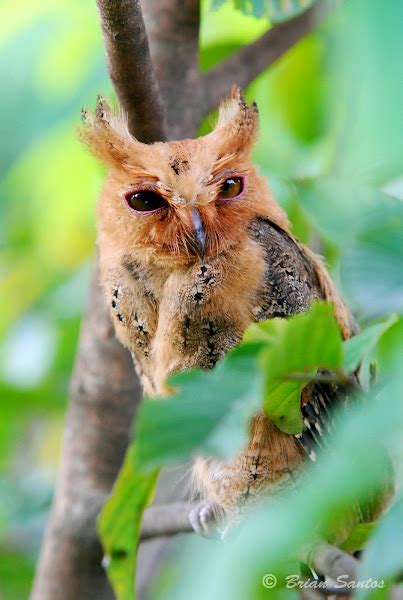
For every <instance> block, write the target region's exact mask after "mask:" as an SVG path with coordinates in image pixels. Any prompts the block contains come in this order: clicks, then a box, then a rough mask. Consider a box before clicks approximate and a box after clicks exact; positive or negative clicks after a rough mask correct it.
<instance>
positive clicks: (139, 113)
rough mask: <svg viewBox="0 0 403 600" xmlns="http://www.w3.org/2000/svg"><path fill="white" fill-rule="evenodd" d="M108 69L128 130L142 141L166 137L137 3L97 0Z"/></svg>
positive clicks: (163, 111)
mask: <svg viewBox="0 0 403 600" xmlns="http://www.w3.org/2000/svg"><path fill="white" fill-rule="evenodd" d="M97 6H98V9H99V14H100V19H101V27H102V33H103V36H104V42H105V49H106V56H107V63H108V70H109V75H110V78H111V80H112V82H113V85H114V87H115V90H116V93H117V96H118V99H119V103H120V105H121V107H122V108H123V109H124V110H125V111H126V113H127V115H128V123H129V129H130V131H131V132H132V133H133V134H134V135H136V137H138V139H140V140H141V141H142V142H146V143H150V142H156V141H162V140H164V139H165V137H166V127H165V116H164V113H165V109H164V106H163V103H162V100H161V96H160V93H159V87H158V83H157V80H156V77H155V74H154V70H153V66H152V63H151V56H150V50H149V47H148V39H147V34H146V30H145V27H144V21H143V16H142V13H141V7H140V2H139V0H115V1H114V2H111V1H110V0H97Z"/></svg>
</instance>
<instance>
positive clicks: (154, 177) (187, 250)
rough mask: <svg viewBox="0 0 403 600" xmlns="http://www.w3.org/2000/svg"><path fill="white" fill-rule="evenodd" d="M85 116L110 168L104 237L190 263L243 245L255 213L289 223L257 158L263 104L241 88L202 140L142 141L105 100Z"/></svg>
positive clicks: (102, 209) (86, 137) (93, 144)
mask: <svg viewBox="0 0 403 600" xmlns="http://www.w3.org/2000/svg"><path fill="white" fill-rule="evenodd" d="M83 120H84V127H83V128H82V129H81V131H80V136H81V138H82V139H83V141H84V142H85V144H86V145H87V146H88V147H89V148H90V150H91V152H92V153H93V154H94V155H95V156H96V157H97V158H98V159H100V160H101V161H102V162H103V163H104V165H105V166H106V168H107V172H108V177H107V180H106V184H105V186H104V189H103V192H102V194H101V198H100V204H99V229H98V231H99V238H100V240H102V241H105V240H108V243H110V244H114V245H116V248H121V249H122V250H126V251H127V250H130V249H132V250H133V251H140V252H141V253H142V254H143V255H144V256H145V257H147V259H148V258H150V259H151V260H176V261H179V262H189V261H196V260H204V259H205V258H208V257H209V256H211V255H216V254H219V253H221V252H225V251H228V250H229V249H230V248H232V247H236V246H237V245H238V244H240V243H242V240H244V239H245V238H246V236H247V231H248V223H249V222H250V221H251V219H253V218H254V217H256V216H265V217H268V218H270V219H271V220H272V221H274V222H275V223H277V224H278V225H279V226H281V227H284V228H286V227H287V219H286V217H285V215H284V213H283V211H282V210H281V209H280V208H279V206H278V205H277V203H276V202H275V201H274V200H273V199H272V197H271V195H270V192H269V190H268V188H267V185H266V183H265V181H264V179H263V178H262V177H260V176H259V175H258V174H257V172H256V169H255V168H254V166H253V164H252V162H251V150H252V147H253V144H254V142H255V141H256V138H257V134H258V110H257V106H256V104H252V105H251V106H249V105H248V104H247V103H246V102H245V100H244V98H243V96H242V94H241V93H240V91H239V89H238V88H233V90H232V95H231V98H230V99H228V100H227V101H225V102H223V103H222V105H221V107H220V110H219V118H218V122H217V124H216V126H215V128H214V130H213V131H212V132H211V133H209V134H208V135H205V136H202V137H200V138H197V139H187V140H181V141H174V142H164V143H162V142H158V143H154V144H143V143H141V142H139V141H138V140H136V139H135V138H134V137H133V136H132V135H130V133H129V131H128V129H127V125H126V122H125V119H124V118H122V116H116V115H114V114H113V113H112V111H111V109H110V107H109V106H108V104H107V103H106V102H105V101H104V100H103V99H102V98H99V99H98V103H97V107H96V110H95V113H94V114H89V113H88V112H87V111H83Z"/></svg>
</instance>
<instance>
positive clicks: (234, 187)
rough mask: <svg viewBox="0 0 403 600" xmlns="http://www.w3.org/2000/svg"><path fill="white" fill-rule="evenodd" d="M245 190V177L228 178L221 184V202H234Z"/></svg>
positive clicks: (219, 195)
mask: <svg viewBox="0 0 403 600" xmlns="http://www.w3.org/2000/svg"><path fill="white" fill-rule="evenodd" d="M243 190H244V182H243V177H228V179H225V181H223V183H222V184H221V189H220V191H219V194H218V198H219V200H233V199H234V198H238V196H240V195H241V194H242V192H243Z"/></svg>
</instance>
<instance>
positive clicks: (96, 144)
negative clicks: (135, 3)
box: [81, 88, 351, 512]
mask: <svg viewBox="0 0 403 600" xmlns="http://www.w3.org/2000/svg"><path fill="white" fill-rule="evenodd" d="M84 123H85V125H84V127H83V128H82V129H81V137H82V139H83V140H84V142H85V143H86V144H87V145H88V146H89V148H90V150H91V152H92V153H93V154H94V155H95V156H96V157H97V158H98V159H100V160H101V161H102V162H103V163H104V165H105V166H106V168H107V178H106V182H105V185H104V187H103V190H102V192H101V197H100V201H99V208H98V246H99V251H100V265H101V277H102V283H103V287H104V289H105V294H106V298H107V302H108V304H109V306H110V310H111V315H112V319H113V322H114V326H115V329H116V334H117V336H118V338H119V339H120V341H121V342H122V343H123V344H124V345H125V346H127V347H128V348H129V350H130V351H131V352H132V355H133V359H134V363H135V366H136V369H137V371H138V373H139V375H140V378H141V380H142V382H143V386H144V389H145V392H146V393H147V394H149V395H161V394H164V393H166V392H168V389H167V387H166V379H167V377H168V376H169V375H170V374H171V373H173V372H175V371H178V370H183V369H187V368H190V367H201V368H212V367H213V366H214V365H215V363H216V362H217V360H219V359H220V358H221V357H222V356H223V355H224V354H225V353H226V352H227V351H228V350H229V349H230V348H232V347H233V346H234V345H236V344H237V343H239V341H240V340H241V338H242V335H243V332H244V330H245V328H246V327H247V326H248V325H249V324H250V323H252V322H255V321H258V320H262V319H265V318H270V317H273V316H288V315H290V314H293V313H295V312H301V311H302V310H306V309H307V308H308V307H309V304H310V302H312V300H315V299H326V300H329V301H330V302H332V303H333V305H334V307H335V315H336V318H337V320H338V323H339V325H340V329H341V332H342V335H343V337H344V338H347V337H349V336H350V332H351V325H350V322H351V321H350V316H349V313H348V311H347V309H346V308H345V306H344V304H343V302H342V301H341V299H340V297H339V296H338V294H337V292H336V291H335V289H334V286H333V284H332V282H331V280H330V278H329V276H328V274H327V272H326V270H325V268H324V266H323V264H322V262H321V261H320V260H319V259H318V258H317V257H316V256H315V255H314V254H313V253H312V252H311V251H310V250H309V249H308V248H306V247H304V246H303V245H302V244H301V243H300V242H299V241H298V240H297V239H296V238H295V237H293V235H292V233H291V231H290V226H289V222H288V220H287V217H286V214H285V213H284V211H283V210H282V209H281V208H280V206H279V205H278V204H277V202H276V201H275V200H274V199H273V197H272V195H271V193H270V191H269V189H268V187H267V184H266V180H265V179H264V178H263V177H262V176H260V175H259V174H258V172H257V170H256V168H255V167H254V165H253V164H252V162H251V151H252V147H253V144H254V142H255V140H256V138H257V135H258V111H257V107H256V105H255V104H252V105H251V106H249V105H248V104H247V103H246V102H245V100H244V99H243V97H242V95H241V93H240V91H239V90H238V89H237V88H233V91H232V97H231V98H230V99H229V100H227V101H225V102H224V103H223V104H222V106H221V107H220V111H219V118H218V122H217V125H216V127H215V128H214V130H213V131H212V132H211V133H210V134H208V135H205V136H203V137H200V138H198V139H188V140H182V141H173V142H166V143H155V144H151V145H146V144H143V143H141V142H139V141H137V140H136V139H135V138H134V137H133V136H131V135H130V133H129V132H128V130H127V126H126V123H125V120H124V119H123V118H122V117H120V116H115V115H114V114H112V112H111V109H110V108H109V106H108V105H107V104H106V102H105V101H104V100H102V99H100V100H99V101H98V105H97V108H96V111H95V113H94V114H93V115H91V114H89V113H87V112H85V113H84ZM234 178H235V180H236V181H237V182H238V184H239V186H241V184H240V183H239V182H240V181H241V183H242V186H241V187H242V190H241V191H242V193H240V194H239V196H237V197H235V198H234V199H226V198H224V199H222V198H221V196H220V194H222V190H223V189H224V188H223V186H224V185H227V184H225V183H224V182H225V181H234ZM241 187H239V189H241ZM144 190H146V191H150V192H152V193H154V194H156V195H157V198H160V199H162V200H161V202H162V203H163V204H162V208H161V209H160V210H157V211H154V212H152V211H148V212H147V211H145V212H143V214H142V213H141V211H139V212H136V211H135V210H132V208H131V207H130V206H128V203H127V201H126V200H125V198H127V197H128V195H129V197H131V194H136V193H139V191H140V192H141V193H143V191H144ZM284 239H285V240H286V246H284V242H283V240H284ZM287 244H288V246H287ZM284 248H286V249H285V250H284ZM287 248H288V249H289V250H287ZM284 252H285V255H284ZM312 282H314V283H313V284H312ZM195 401H197V399H195ZM250 431H251V433H250V441H249V444H248V446H247V448H246V449H245V451H244V452H243V453H241V454H240V455H239V456H238V457H236V458H235V459H234V461H233V462H232V463H229V464H226V465H223V464H219V463H216V462H212V461H206V460H204V459H203V460H202V459H200V460H198V461H197V467H196V479H197V480H198V482H199V483H198V487H199V489H200V490H201V491H202V492H203V493H204V495H205V496H206V497H208V498H209V499H210V500H212V501H213V502H214V504H215V505H217V506H219V507H221V508H222V509H224V510H225V511H228V512H231V511H233V510H235V509H236V507H237V506H238V505H239V503H240V502H241V501H242V499H244V498H245V497H249V496H250V495H253V494H254V493H255V492H256V494H257V492H258V491H259V490H260V489H263V488H267V487H268V488H270V486H272V487H273V488H274V487H275V488H279V487H280V488H281V486H282V482H285V481H286V480H287V479H288V478H289V476H290V473H292V471H293V470H295V469H297V468H298V466H299V465H300V464H301V462H302V460H303V454H304V451H303V449H302V447H301V444H300V443H299V442H298V440H297V439H296V438H295V437H293V436H288V435H286V434H285V433H283V432H281V431H280V430H278V429H277V428H276V427H275V426H274V424H273V423H272V422H271V421H270V420H269V419H268V418H267V417H266V416H265V415H264V414H263V413H261V414H259V415H257V416H256V418H255V419H254V420H253V421H252V423H251V426H250Z"/></svg>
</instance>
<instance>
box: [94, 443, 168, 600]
mask: <svg viewBox="0 0 403 600" xmlns="http://www.w3.org/2000/svg"><path fill="white" fill-rule="evenodd" d="M157 476H158V471H157V470H152V471H151V470H142V469H141V468H140V467H139V465H138V464H137V461H136V451H135V448H134V446H131V447H130V448H129V450H128V451H127V454H126V457H125V460H124V463H123V466H122V469H121V471H120V473H119V476H118V479H117V481H116V483H115V486H114V488H113V491H112V496H111V497H110V499H109V500H108V502H107V503H106V504H105V506H104V508H103V510H102V513H101V516H100V519H99V535H100V538H101V541H102V545H103V548H104V551H105V562H106V566H107V571H108V577H109V579H110V581H111V583H112V585H113V589H114V591H115V594H116V597H117V600H133V599H134V598H135V592H134V578H135V568H136V556H137V546H138V539H139V533H140V525H141V518H142V515H143V511H144V508H145V507H146V506H147V504H149V502H150V501H151V499H152V496H153V492H154V487H155V484H156V479H157Z"/></svg>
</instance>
